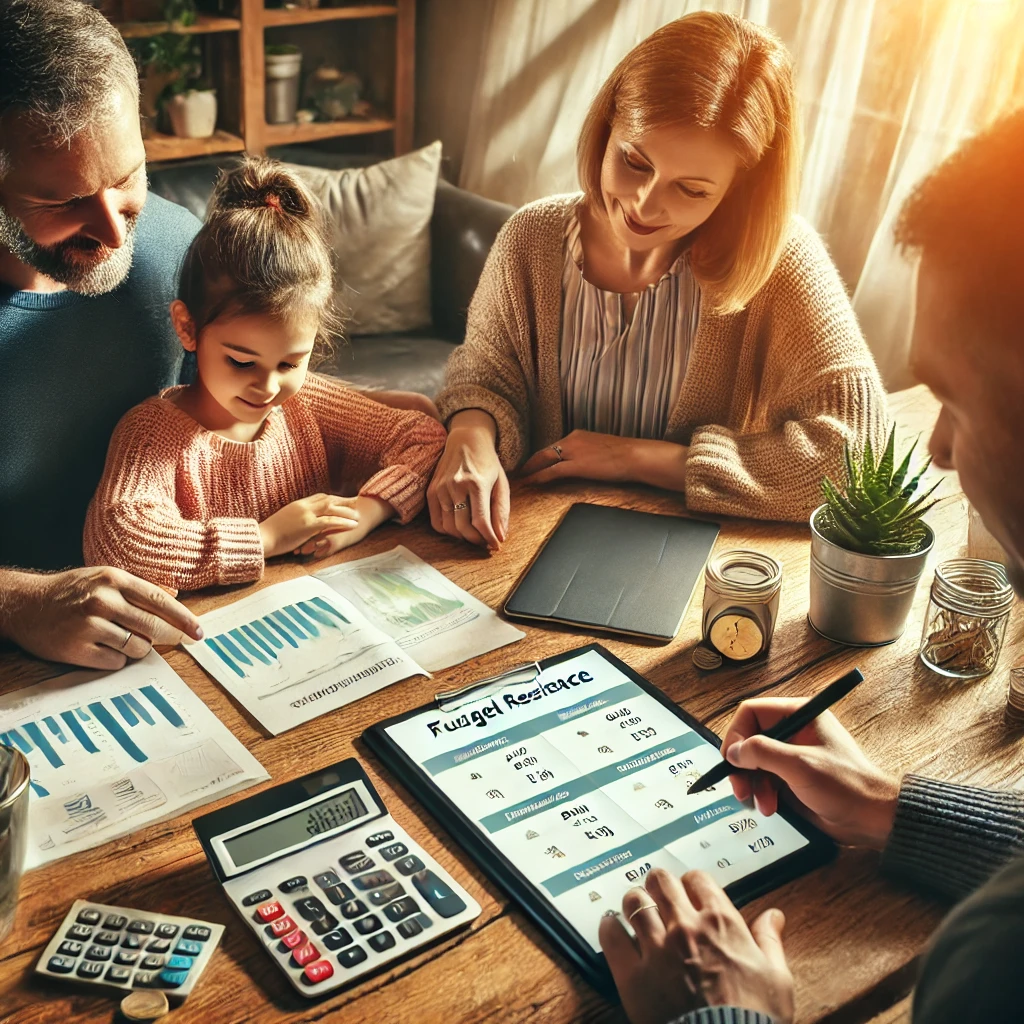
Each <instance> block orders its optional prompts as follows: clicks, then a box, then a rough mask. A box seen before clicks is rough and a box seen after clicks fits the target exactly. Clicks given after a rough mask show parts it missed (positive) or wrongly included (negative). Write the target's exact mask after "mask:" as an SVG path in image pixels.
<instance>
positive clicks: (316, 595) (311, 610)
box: [185, 576, 427, 736]
mask: <svg viewBox="0 0 1024 1024" xmlns="http://www.w3.org/2000/svg"><path fill="white" fill-rule="evenodd" d="M199 621H200V622H201V623H202V626H203V632H204V634H205V638H204V639H203V640H201V641H199V642H198V643H189V644H186V645H185V650H186V651H188V653H189V654H191V655H192V657H193V658H195V659H196V661H198V662H199V664H200V665H202V666H203V668H205V669H206V671H207V672H209V673H210V675H211V676H213V678H214V679H216V680H217V682H218V683H220V684H221V686H223V687H224V688H225V689H226V690H227V691H228V692H229V693H230V694H231V695H232V696H233V697H234V698H235V700H237V701H238V703H239V704H241V705H242V707H243V708H245V710H246V711H248V712H249V714H250V715H252V716H253V718H255V719H256V720H257V721H258V722H259V723H260V725H262V726H263V727H264V728H265V729H266V730H267V731H268V732H269V733H270V734H271V735H273V736H277V735H278V734H279V733H282V732H285V731H287V730H288V729H292V728H294V727H295V726H296V725H300V724H301V723H303V722H308V721H309V720H310V719H311V718H316V717H317V716H318V715H322V714H325V713H326V712H328V711H333V710H335V709H336V708H339V707H342V706H344V705H345V704H350V703H351V702H352V701H354V700H358V699H359V698H360V697H365V696H366V695H367V694H369V693H373V692H374V691H376V690H380V689H382V688H383V687H385V686H389V685H390V684H391V683H395V682H398V680H400V679H407V678H408V677H409V676H413V675H426V674H427V673H426V672H424V670H423V669H422V668H420V666H419V665H418V664H417V663H416V662H415V661H414V660H413V659H412V658H411V657H410V656H409V655H408V654H406V653H405V652H404V651H403V650H402V648H401V647H399V645H398V644H397V643H396V642H395V641H394V640H393V639H392V638H391V637H390V636H388V635H387V634H386V633H384V632H383V631H382V630H380V629H378V628H377V627H376V626H375V625H373V624H372V623H371V622H370V621H369V620H368V619H367V618H366V617H365V616H364V615H363V614H362V613H361V612H359V610H358V609H357V608H355V607H354V606H353V605H352V604H351V602H349V601H347V600H346V599H345V598H344V597H342V596H341V595H340V594H337V593H335V592H334V591H333V590H332V589H331V588H330V587H328V586H327V585H326V584H324V583H321V582H320V580H317V579H314V578H313V577H312V576H301V577H299V578H298V579H294V580H289V581H288V582H286V583H278V584H276V585H275V586H272V587H267V588H266V589H265V590H261V591H259V592H257V593H255V594H253V595H252V596H251V597H246V598H243V599H242V600H241V601H236V602H235V603H234V604H229V605H226V606H225V607H223V608H219V609H217V610H216V611H213V612H210V613H209V614H207V615H204V616H202V617H201V618H200V620H199Z"/></svg>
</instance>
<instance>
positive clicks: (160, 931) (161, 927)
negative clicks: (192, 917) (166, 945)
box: [150, 924, 178, 949]
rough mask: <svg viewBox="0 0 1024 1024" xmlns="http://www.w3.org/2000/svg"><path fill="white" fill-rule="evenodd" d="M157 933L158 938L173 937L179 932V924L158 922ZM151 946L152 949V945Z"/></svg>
mask: <svg viewBox="0 0 1024 1024" xmlns="http://www.w3.org/2000/svg"><path fill="white" fill-rule="evenodd" d="M155 934H156V937H157V938H158V939H173V938H174V937H175V936H176V935H177V934H178V926H177V925H176V924H158V925H157V926H156V932H155ZM150 948H151V949H152V947H150Z"/></svg>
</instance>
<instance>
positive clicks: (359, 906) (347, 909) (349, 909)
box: [338, 900, 366, 921]
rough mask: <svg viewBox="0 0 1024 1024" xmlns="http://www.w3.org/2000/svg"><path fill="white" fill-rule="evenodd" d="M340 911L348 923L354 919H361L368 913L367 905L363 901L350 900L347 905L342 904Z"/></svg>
mask: <svg viewBox="0 0 1024 1024" xmlns="http://www.w3.org/2000/svg"><path fill="white" fill-rule="evenodd" d="M338 909H339V910H340V911H341V916H342V917H343V918H345V920H346V921H351V920H352V918H353V917H361V916H362V915H363V914H365V913H366V904H365V903H364V902H363V901H362V900H348V901H347V902H346V903H342V905H341V906H340V907H339V908H338Z"/></svg>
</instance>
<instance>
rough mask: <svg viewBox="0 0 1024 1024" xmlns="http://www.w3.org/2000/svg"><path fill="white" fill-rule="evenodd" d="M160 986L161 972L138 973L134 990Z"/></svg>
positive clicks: (133, 979)
mask: <svg viewBox="0 0 1024 1024" xmlns="http://www.w3.org/2000/svg"><path fill="white" fill-rule="evenodd" d="M159 985H160V972H159V971H136V972H135V977H134V978H132V988H155V987H158V986H159Z"/></svg>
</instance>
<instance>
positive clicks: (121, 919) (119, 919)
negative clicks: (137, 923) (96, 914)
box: [103, 914, 128, 932]
mask: <svg viewBox="0 0 1024 1024" xmlns="http://www.w3.org/2000/svg"><path fill="white" fill-rule="evenodd" d="M127 923H128V918H127V917H125V916H124V915H123V914H107V916H106V918H104V920H103V927H104V928H110V929H112V930H113V931H115V932H119V931H120V930H121V929H122V928H123V927H124V926H125V925H126V924H127Z"/></svg>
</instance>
